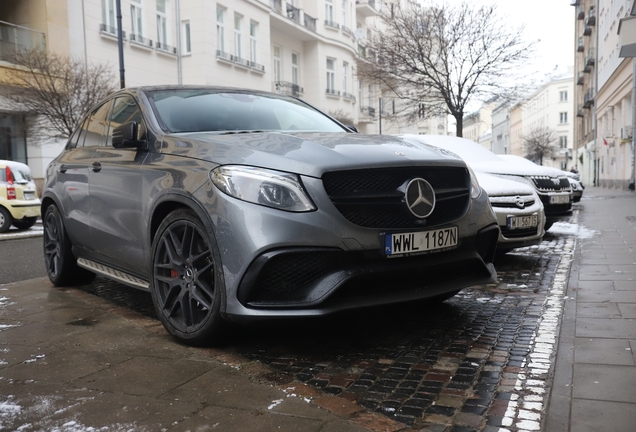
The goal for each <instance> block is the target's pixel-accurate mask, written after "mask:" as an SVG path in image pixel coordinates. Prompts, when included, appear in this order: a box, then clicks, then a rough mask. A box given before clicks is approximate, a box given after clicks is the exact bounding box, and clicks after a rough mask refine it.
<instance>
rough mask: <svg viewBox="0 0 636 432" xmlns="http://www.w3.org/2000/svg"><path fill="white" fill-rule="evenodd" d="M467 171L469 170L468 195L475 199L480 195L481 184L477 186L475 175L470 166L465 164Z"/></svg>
mask: <svg viewBox="0 0 636 432" xmlns="http://www.w3.org/2000/svg"><path fill="white" fill-rule="evenodd" d="M466 167H467V168H468V171H469V172H470V197H471V198H472V199H477V198H479V196H480V195H481V186H479V182H478V181H477V176H476V175H475V172H474V171H473V169H472V168H471V167H469V166H468V165H466Z"/></svg>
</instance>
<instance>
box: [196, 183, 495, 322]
mask: <svg viewBox="0 0 636 432" xmlns="http://www.w3.org/2000/svg"><path fill="white" fill-rule="evenodd" d="M303 183H304V185H305V187H306V189H307V190H308V192H309V194H310V196H311V198H312V200H313V201H314V203H315V204H316V207H317V208H318V211H313V212H306V213H290V212H284V211H279V210H274V209H271V208H268V207H263V206H257V205H255V204H251V203H247V202H243V201H240V200H237V199H234V198H232V197H229V196H227V195H225V194H223V193H221V192H219V191H218V190H217V189H216V188H215V187H214V186H213V185H211V184H209V185H206V186H204V187H203V188H201V189H199V190H198V191H197V192H196V197H197V198H198V199H199V201H200V202H201V203H202V204H203V206H204V208H206V210H207V211H208V213H209V214H210V215H214V217H213V219H212V220H211V222H212V226H213V227H214V236H215V238H216V241H217V245H218V247H219V252H220V254H221V260H222V264H223V277H224V282H225V293H226V296H225V302H224V304H223V305H222V313H223V314H224V316H225V317H226V318H228V319H230V320H232V321H248V320H251V319H254V318H259V317H290V316H312V315H325V314H329V313H333V312H336V311H340V310H345V309H351V308H357V307H363V306H372V305H380V304H387V303H396V302H403V301H409V300H414V299H422V298H427V297H432V296H435V295H439V294H444V293H449V292H453V291H458V290H460V289H462V288H465V287H468V286H471V285H476V284H482V283H490V282H493V281H494V280H495V278H496V272H495V269H494V267H493V265H492V262H493V259H494V252H495V248H496V243H497V238H498V236H499V228H498V227H497V225H496V221H495V219H494V216H493V213H492V211H491V208H490V205H489V202H488V198H487V196H486V194H485V193H484V194H482V196H481V197H479V198H478V199H472V200H470V206H469V210H468V212H467V213H466V214H465V215H464V216H463V217H461V218H460V219H458V220H456V221H454V222H452V223H450V224H447V225H446V226H457V227H458V239H459V244H458V246H457V248H456V249H454V250H450V251H444V252H433V253H429V254H426V255H421V256H416V257H413V256H407V257H403V258H391V259H387V258H385V257H383V256H382V255H381V252H382V250H383V247H384V243H383V241H382V240H383V233H384V232H401V231H413V229H410V230H381V229H377V228H365V227H361V226H357V225H354V224H353V223H351V222H349V221H348V220H346V219H345V218H344V217H343V216H342V214H340V213H339V211H338V210H337V209H336V208H335V206H334V205H333V203H332V202H331V200H330V199H329V197H328V196H327V194H326V193H325V190H324V187H323V186H322V182H321V180H320V179H314V178H303ZM421 229H429V228H426V227H423V228H421Z"/></svg>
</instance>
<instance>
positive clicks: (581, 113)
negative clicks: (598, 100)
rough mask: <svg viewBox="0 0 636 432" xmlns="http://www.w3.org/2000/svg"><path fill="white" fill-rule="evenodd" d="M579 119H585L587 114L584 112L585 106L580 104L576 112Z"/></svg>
mask: <svg viewBox="0 0 636 432" xmlns="http://www.w3.org/2000/svg"><path fill="white" fill-rule="evenodd" d="M576 116H577V117H585V113H584V112H583V104H579V107H578V109H577V110H576Z"/></svg>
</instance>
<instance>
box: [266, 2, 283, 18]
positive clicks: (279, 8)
mask: <svg viewBox="0 0 636 432" xmlns="http://www.w3.org/2000/svg"><path fill="white" fill-rule="evenodd" d="M269 4H270V6H271V8H272V9H274V10H275V11H276V12H278V13H279V14H281V15H282V13H283V0H270V2H269Z"/></svg>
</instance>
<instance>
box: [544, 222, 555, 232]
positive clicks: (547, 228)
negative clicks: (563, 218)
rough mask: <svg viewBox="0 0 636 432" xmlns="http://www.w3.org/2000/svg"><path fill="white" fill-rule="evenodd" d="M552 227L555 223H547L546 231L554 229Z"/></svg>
mask: <svg viewBox="0 0 636 432" xmlns="http://www.w3.org/2000/svg"><path fill="white" fill-rule="evenodd" d="M552 225H554V222H546V223H545V226H544V229H545V230H546V231H547V230H549V229H550V228H551V227H552Z"/></svg>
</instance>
